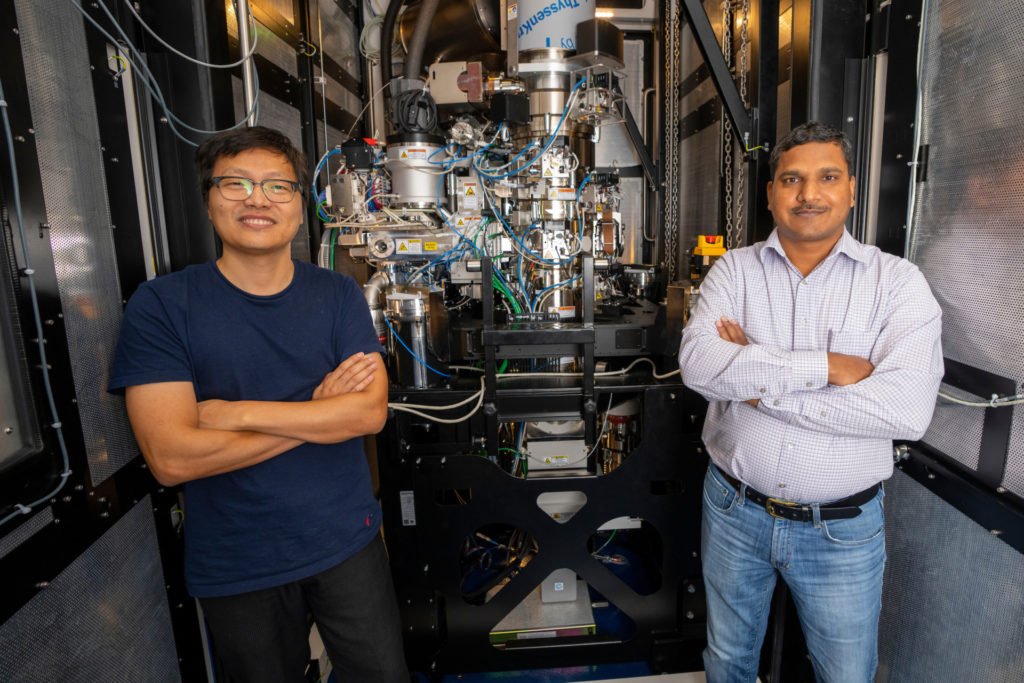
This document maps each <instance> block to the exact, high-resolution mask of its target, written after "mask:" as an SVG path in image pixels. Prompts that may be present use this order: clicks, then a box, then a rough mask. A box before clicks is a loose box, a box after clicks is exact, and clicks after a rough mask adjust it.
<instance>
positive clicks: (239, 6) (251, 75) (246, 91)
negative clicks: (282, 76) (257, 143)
mask: <svg viewBox="0 0 1024 683" xmlns="http://www.w3.org/2000/svg"><path fill="white" fill-rule="evenodd" d="M235 5H236V10H235V17H236V18H237V19H238V49H239V50H240V51H241V53H242V54H243V55H247V54H249V51H250V50H251V49H252V35H251V30H250V28H251V24H252V21H251V17H252V13H251V12H249V0H237V2H236V3H235ZM242 99H243V100H245V111H247V112H252V113H251V114H249V118H248V119H247V122H248V125H250V126H255V125H256V112H255V111H254V110H253V105H254V104H256V65H255V64H254V63H253V60H252V57H249V58H248V59H246V60H245V64H243V65H242Z"/></svg>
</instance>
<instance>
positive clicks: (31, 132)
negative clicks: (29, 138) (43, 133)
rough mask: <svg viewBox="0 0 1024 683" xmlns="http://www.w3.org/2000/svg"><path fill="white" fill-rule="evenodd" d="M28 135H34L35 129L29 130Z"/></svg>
mask: <svg viewBox="0 0 1024 683" xmlns="http://www.w3.org/2000/svg"><path fill="white" fill-rule="evenodd" d="M28 134H29V135H35V134H36V129H35V128H29V129H28Z"/></svg>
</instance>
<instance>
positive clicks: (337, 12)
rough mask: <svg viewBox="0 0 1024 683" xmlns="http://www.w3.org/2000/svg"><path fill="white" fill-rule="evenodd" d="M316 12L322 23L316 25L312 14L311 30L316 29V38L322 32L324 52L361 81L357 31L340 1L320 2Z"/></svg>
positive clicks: (315, 19)
mask: <svg viewBox="0 0 1024 683" xmlns="http://www.w3.org/2000/svg"><path fill="white" fill-rule="evenodd" d="M317 12H318V15H319V19H320V22H321V23H322V24H323V25H322V27H321V26H318V25H317V24H316V22H317V18H316V16H314V18H313V30H314V31H316V34H315V35H316V37H317V39H319V38H320V34H321V33H322V34H323V45H322V47H323V50H324V54H325V55H328V56H329V57H330V58H331V59H333V60H334V61H335V62H337V63H338V64H339V65H340V66H341V68H343V69H344V70H345V71H346V72H348V74H349V75H351V76H352V77H353V78H355V79H356V80H357V81H361V80H362V79H363V76H362V73H361V72H360V69H359V57H358V54H359V52H358V50H359V32H358V31H357V30H356V27H355V24H353V23H352V20H351V19H349V17H348V15H347V14H345V12H344V10H342V8H341V5H340V3H336V2H321V3H319V4H318V5H317ZM338 104H341V103H340V102H339V103H338Z"/></svg>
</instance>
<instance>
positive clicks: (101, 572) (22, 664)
mask: <svg viewBox="0 0 1024 683" xmlns="http://www.w3.org/2000/svg"><path fill="white" fill-rule="evenodd" d="M151 510H152V503H151V502H150V500H149V498H148V497H146V498H145V499H143V500H142V501H140V502H139V504H138V505H136V506H135V507H134V508H132V509H131V510H130V511H129V512H128V513H127V514H126V515H125V516H124V517H122V518H121V519H120V520H119V521H118V522H117V523H116V524H115V525H114V526H113V527H112V528H111V529H110V530H109V531H107V533H105V534H104V535H103V536H102V537H101V538H100V540H99V541H97V542H96V543H94V544H93V545H92V546H90V547H89V549H88V550H86V551H85V553H83V554H82V555H81V556H79V557H78V558H77V559H76V560H75V561H74V562H72V563H71V564H70V565H69V566H68V568H67V569H65V570H64V571H63V572H61V573H60V574H59V575H58V576H57V577H56V578H54V580H53V581H52V582H50V585H49V586H48V587H47V588H45V589H44V590H43V591H41V592H40V593H39V594H38V595H36V596H35V597H34V598H32V600H31V601H29V603H28V604H27V605H25V606H24V607H23V608H21V610H19V611H18V612H17V613H15V615H14V616H13V617H11V618H10V619H9V620H7V621H6V622H4V623H3V625H0V643H3V647H0V680H2V681H8V682H10V683H52V681H90V682H91V681H104V682H109V683H113V682H117V681H125V682H126V683H127V682H129V681H130V682H131V683H172V682H177V681H180V680H181V676H180V674H179V670H178V657H177V652H176V651H175V648H174V633H173V630H172V628H171V617H170V608H169V606H168V604H167V594H166V592H165V590H164V578H163V570H162V567H161V565H160V554H159V550H158V549H157V544H156V537H155V534H156V529H155V528H154V525H153V514H152V512H151Z"/></svg>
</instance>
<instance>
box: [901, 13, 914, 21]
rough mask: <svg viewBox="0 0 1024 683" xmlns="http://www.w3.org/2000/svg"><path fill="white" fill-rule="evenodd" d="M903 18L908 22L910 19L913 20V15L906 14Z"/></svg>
mask: <svg viewBox="0 0 1024 683" xmlns="http://www.w3.org/2000/svg"><path fill="white" fill-rule="evenodd" d="M903 18H904V19H906V20H907V21H910V20H911V19H913V18H914V15H913V14H908V15H907V16H905V17H903Z"/></svg>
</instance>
